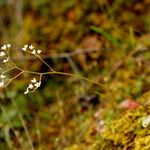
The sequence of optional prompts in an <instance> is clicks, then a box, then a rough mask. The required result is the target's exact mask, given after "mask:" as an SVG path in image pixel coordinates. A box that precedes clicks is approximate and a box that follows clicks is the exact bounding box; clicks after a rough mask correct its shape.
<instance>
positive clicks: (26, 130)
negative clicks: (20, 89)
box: [10, 98, 35, 150]
mask: <svg viewBox="0 0 150 150" xmlns="http://www.w3.org/2000/svg"><path fill="white" fill-rule="evenodd" d="M10 100H11V102H12V104H13V106H14V107H15V109H16V111H17V113H18V116H19V119H20V121H21V123H22V126H23V128H24V131H25V134H26V136H27V139H28V142H29V144H30V147H31V150H35V149H34V146H33V142H32V139H31V137H30V134H29V132H28V129H27V126H26V124H25V121H24V119H23V116H22V114H21V112H20V111H19V109H18V107H17V104H16V103H15V101H14V100H13V99H12V98H10Z"/></svg>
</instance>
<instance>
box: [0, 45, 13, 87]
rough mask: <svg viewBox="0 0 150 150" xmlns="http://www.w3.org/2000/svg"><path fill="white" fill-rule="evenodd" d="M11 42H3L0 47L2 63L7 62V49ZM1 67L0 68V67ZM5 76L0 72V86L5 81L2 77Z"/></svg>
mask: <svg viewBox="0 0 150 150" xmlns="http://www.w3.org/2000/svg"><path fill="white" fill-rule="evenodd" d="M10 47H11V44H4V45H3V46H2V47H1V51H0V60H2V61H1V62H2V63H7V62H8V61H9V56H8V50H9V49H10ZM0 69H1V68H0ZM5 78H6V75H4V74H1V75H0V87H3V86H4V84H5V82H4V79H5Z"/></svg>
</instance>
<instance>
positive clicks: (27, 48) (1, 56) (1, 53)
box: [0, 44, 42, 94]
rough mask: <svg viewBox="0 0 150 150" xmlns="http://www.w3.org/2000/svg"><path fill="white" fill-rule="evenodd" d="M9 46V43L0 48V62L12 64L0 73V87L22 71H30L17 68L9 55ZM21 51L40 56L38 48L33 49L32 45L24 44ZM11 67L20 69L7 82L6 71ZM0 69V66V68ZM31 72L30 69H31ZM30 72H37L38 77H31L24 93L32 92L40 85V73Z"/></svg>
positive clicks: (7, 83)
mask: <svg viewBox="0 0 150 150" xmlns="http://www.w3.org/2000/svg"><path fill="white" fill-rule="evenodd" d="M10 48H11V44H5V45H3V46H2V47H1V50H0V61H1V63H7V62H9V64H11V65H12V68H9V69H6V70H5V71H3V72H1V73H0V87H4V86H5V87H6V86H7V85H9V83H11V81H13V80H14V79H15V78H17V77H18V76H20V75H21V74H22V73H25V72H26V73H30V71H28V70H27V71H26V70H23V69H22V68H19V67H18V66H17V65H16V64H15V63H14V62H13V60H12V59H11V58H10V55H9V49H10ZM22 51H24V52H28V53H30V54H33V55H35V56H36V57H38V58H40V56H39V54H40V53H41V52H42V51H41V50H40V49H37V50H36V49H35V48H34V47H33V45H28V44H26V45H24V46H23V48H22ZM13 69H18V70H19V71H21V72H20V73H18V74H17V75H15V76H14V77H13V78H11V79H8V81H7V82H5V81H6V73H8V72H9V71H11V70H13ZM0 70H2V68H0ZM31 72H32V71H31ZM32 74H39V75H40V78H39V79H38V80H37V79H36V78H33V79H32V80H31V82H30V84H29V85H28V87H27V89H26V91H25V92H24V94H27V93H30V92H34V91H35V90H36V89H37V88H38V87H40V85H41V78H42V74H40V73H36V72H35V73H33V72H32Z"/></svg>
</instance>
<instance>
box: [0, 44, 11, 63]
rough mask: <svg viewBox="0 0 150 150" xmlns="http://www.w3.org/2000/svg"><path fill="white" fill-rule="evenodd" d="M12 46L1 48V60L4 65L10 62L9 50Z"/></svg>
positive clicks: (6, 45) (7, 45)
mask: <svg viewBox="0 0 150 150" xmlns="http://www.w3.org/2000/svg"><path fill="white" fill-rule="evenodd" d="M10 47H11V44H5V45H3V46H2V47H1V52H0V58H1V59H2V63H7V62H8V61H9V56H8V52H7V51H8V50H9V49H10Z"/></svg>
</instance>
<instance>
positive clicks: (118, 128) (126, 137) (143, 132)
mask: <svg viewBox="0 0 150 150" xmlns="http://www.w3.org/2000/svg"><path fill="white" fill-rule="evenodd" d="M149 108H150V107H149V106H146V107H143V106H140V107H139V108H137V109H135V110H129V111H127V112H126V114H125V115H123V116H122V117H121V118H119V119H117V120H115V121H114V122H113V123H112V124H111V125H109V126H108V128H107V129H106V130H105V131H104V132H103V138H104V139H103V142H104V143H105V145H108V144H110V145H112V147H115V148H116V149H119V148H131V149H135V150H141V149H142V150H143V149H144V150H148V149H150V136H149V135H150V130H149V129H150V126H148V127H146V128H143V127H142V119H143V117H144V116H147V115H148V114H149Z"/></svg>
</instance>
